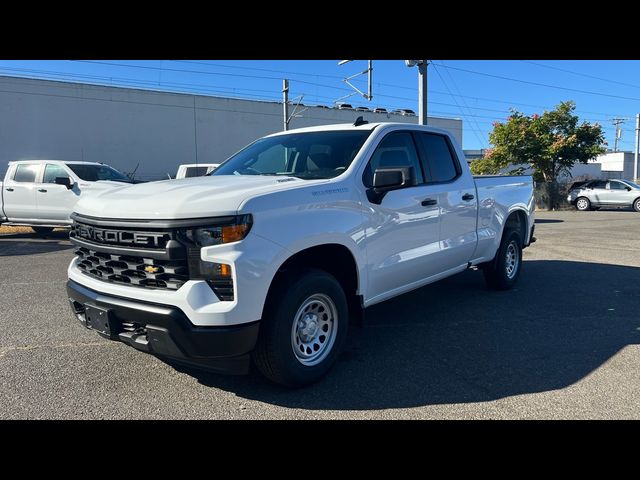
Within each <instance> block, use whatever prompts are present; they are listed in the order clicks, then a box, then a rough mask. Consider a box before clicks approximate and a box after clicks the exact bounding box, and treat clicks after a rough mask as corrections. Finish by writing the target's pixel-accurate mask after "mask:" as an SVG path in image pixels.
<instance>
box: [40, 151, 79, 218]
mask: <svg viewBox="0 0 640 480" xmlns="http://www.w3.org/2000/svg"><path fill="white" fill-rule="evenodd" d="M56 177H67V178H71V177H70V175H69V172H67V170H66V169H65V168H64V167H63V166H62V165H59V164H54V163H47V164H45V167H44V174H43V177H42V183H40V184H39V185H38V188H37V189H36V190H37V192H36V193H37V194H36V198H37V200H38V215H39V216H40V218H41V219H42V220H51V221H52V222H63V223H68V222H70V219H69V215H71V212H72V211H73V207H74V206H75V204H76V202H77V201H78V194H77V193H76V192H77V191H78V186H77V184H75V185H74V187H73V188H72V189H71V190H69V189H68V188H67V187H66V186H64V185H57V184H56V183H55V182H56Z"/></svg>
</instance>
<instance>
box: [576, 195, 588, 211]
mask: <svg viewBox="0 0 640 480" xmlns="http://www.w3.org/2000/svg"><path fill="white" fill-rule="evenodd" d="M578 208H579V209H580V210H585V209H586V208H587V201H586V200H585V199H583V198H581V199H580V200H578Z"/></svg>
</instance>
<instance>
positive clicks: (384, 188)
mask: <svg viewBox="0 0 640 480" xmlns="http://www.w3.org/2000/svg"><path fill="white" fill-rule="evenodd" d="M413 179H414V172H413V167H392V168H378V169H376V171H375V172H374V173H373V185H372V186H371V188H369V189H368V190H367V197H368V198H369V201H370V202H371V203H376V204H378V205H380V203H381V202H382V199H383V198H384V196H385V194H386V193H387V192H390V191H391V190H398V189H400V188H404V187H407V186H409V185H412V184H413Z"/></svg>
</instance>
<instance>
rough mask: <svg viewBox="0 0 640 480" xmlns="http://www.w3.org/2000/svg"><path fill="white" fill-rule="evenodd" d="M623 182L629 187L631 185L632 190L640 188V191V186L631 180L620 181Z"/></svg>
mask: <svg viewBox="0 0 640 480" xmlns="http://www.w3.org/2000/svg"><path fill="white" fill-rule="evenodd" d="M620 181H621V182H624V183H626V184H627V185H629V186H630V187H631V188H638V189H640V185H638V184H637V183H633V182H630V181H629V180H620Z"/></svg>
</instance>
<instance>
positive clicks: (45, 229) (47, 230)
mask: <svg viewBox="0 0 640 480" xmlns="http://www.w3.org/2000/svg"><path fill="white" fill-rule="evenodd" d="M31 230H33V231H34V232H36V233H37V234H38V235H43V236H44V235H49V234H50V233H51V232H53V227H31Z"/></svg>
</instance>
